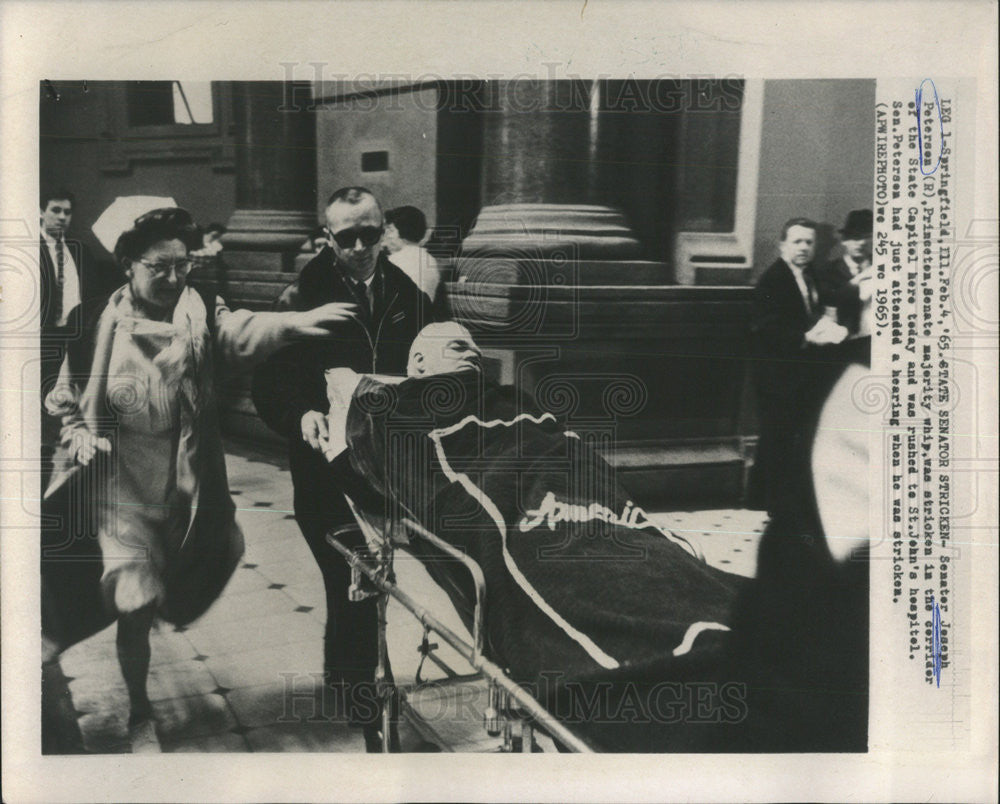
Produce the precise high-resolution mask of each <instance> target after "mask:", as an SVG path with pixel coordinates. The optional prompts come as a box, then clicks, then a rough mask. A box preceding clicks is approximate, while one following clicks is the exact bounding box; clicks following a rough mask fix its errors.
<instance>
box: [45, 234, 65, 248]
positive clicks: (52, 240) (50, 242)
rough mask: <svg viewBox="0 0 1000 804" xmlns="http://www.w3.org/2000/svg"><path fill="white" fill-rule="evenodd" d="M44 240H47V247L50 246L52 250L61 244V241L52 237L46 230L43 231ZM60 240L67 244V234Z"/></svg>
mask: <svg viewBox="0 0 1000 804" xmlns="http://www.w3.org/2000/svg"><path fill="white" fill-rule="evenodd" d="M42 238H43V239H44V240H45V243H46V245H48V246H49V247H50V248H55V245H56V243H58V242H59V240H56V239H55V238H54V237H53V236H52V235H50V234H49V233H48V232H46V231H45V229H42ZM60 240H62V241H63V243H65V242H66V235H65V233H64V234H63V236H62V237H61V238H60Z"/></svg>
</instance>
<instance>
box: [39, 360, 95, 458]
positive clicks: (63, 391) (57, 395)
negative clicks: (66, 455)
mask: <svg viewBox="0 0 1000 804" xmlns="http://www.w3.org/2000/svg"><path fill="white" fill-rule="evenodd" d="M80 395H81V390H80V388H79V387H78V386H77V385H76V383H74V382H73V381H72V379H70V372H69V358H68V357H66V358H64V359H63V362H62V365H61V366H60V367H59V379H58V380H56V384H55V385H54V386H53V387H52V390H51V391H49V393H48V394H46V396H45V411H46V413H48V414H49V415H50V416H54V417H56V418H58V419H59V420H60V421H61V424H62V429H61V430H60V432H59V440H60V442H61V443H62V444H63V446H66V445H67V444H69V442H70V441H71V440H72V439H73V434H74V433H75V432H77V431H78V430H86V429H87V424H86V422H85V421H84V418H83V412H82V411H81V410H80Z"/></svg>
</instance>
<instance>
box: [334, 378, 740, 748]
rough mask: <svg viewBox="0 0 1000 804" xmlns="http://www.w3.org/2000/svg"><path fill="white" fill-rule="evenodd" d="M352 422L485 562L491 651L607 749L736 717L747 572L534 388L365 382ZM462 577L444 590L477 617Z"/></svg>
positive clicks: (412, 493) (358, 446) (389, 479)
mask: <svg viewBox="0 0 1000 804" xmlns="http://www.w3.org/2000/svg"><path fill="white" fill-rule="evenodd" d="M347 429H348V432H347V441H348V445H349V447H350V449H351V456H352V458H351V460H352V463H353V465H354V468H355V469H356V470H357V471H358V472H359V473H361V474H362V475H363V476H364V477H366V478H367V479H368V481H369V482H370V483H371V484H372V485H373V486H375V487H376V488H377V489H378V490H379V491H380V492H381V493H382V494H383V495H384V496H385V497H386V498H387V499H388V500H390V504H391V505H395V506H398V510H396V511H394V512H390V513H395V514H396V515H400V514H403V515H410V516H412V517H414V518H415V519H416V520H417V521H419V522H420V523H422V524H423V525H424V526H425V527H427V528H428V529H430V530H432V531H433V532H435V533H436V534H437V535H438V536H440V537H441V538H443V539H445V540H446V541H448V542H449V543H451V544H452V545H454V546H456V547H457V548H459V549H461V550H464V551H465V552H466V553H467V554H468V555H470V556H471V557H472V558H474V559H475V560H476V561H477V562H478V563H479V564H480V566H481V567H482V569H483V571H484V574H485V576H486V581H487V611H486V626H487V635H488V643H487V652H488V654H489V656H490V658H492V659H493V660H494V661H496V662H497V663H499V664H500V665H501V666H503V667H505V669H507V670H508V672H509V674H510V675H511V676H512V677H513V678H514V679H515V680H517V681H519V682H521V683H523V684H526V685H527V686H528V687H529V688H530V689H533V691H534V692H535V694H536V697H538V698H539V699H540V700H541V701H542V702H543V703H544V704H546V705H547V706H549V708H550V709H551V710H552V711H553V712H554V713H555V714H557V715H558V716H560V717H561V718H563V719H564V720H567V721H569V722H570V723H578V724H579V725H581V727H582V728H583V730H584V733H585V734H586V736H588V737H589V738H590V739H591V740H592V741H593V742H595V743H596V744H597V745H598V746H599V747H600V748H602V749H604V750H682V749H691V748H694V747H702V746H704V738H705V736H706V734H707V729H698V728H694V729H692V728H691V727H690V724H691V721H692V719H694V720H697V717H694V718H693V714H694V709H696V708H697V709H698V710H699V713H700V717H701V718H702V722H703V723H704V724H706V725H708V724H717V723H718V721H719V719H720V718H724V717H728V718H730V719H733V718H738V717H739V712H738V709H739V706H738V703H739V702H738V701H735V696H730V697H729V698H727V692H726V689H725V682H726V679H724V678H722V677H721V675H720V674H721V673H722V670H721V667H722V664H723V662H722V660H721V657H722V656H723V655H725V654H726V651H727V650H728V642H729V636H730V634H729V625H730V622H731V616H732V614H731V610H732V606H733V601H734V599H735V597H736V595H737V593H738V591H739V589H740V587H741V586H742V583H741V582H742V579H740V578H738V577H737V576H734V575H731V574H728V573H726V572H723V571H721V570H717V569H714V568H712V567H710V566H708V565H707V564H706V563H704V561H703V560H701V558H699V557H698V556H697V555H695V550H694V549H693V548H692V547H691V546H690V545H689V544H688V543H687V542H686V541H685V540H683V539H682V538H680V537H678V536H676V535H674V534H671V533H669V532H665V531H663V530H661V529H659V528H657V527H656V526H654V525H653V524H652V523H651V522H650V521H649V520H648V518H647V517H646V514H645V512H643V511H642V510H641V509H640V508H638V507H636V506H635V505H634V504H633V503H632V501H631V499H630V497H629V495H628V493H627V492H626V491H625V490H624V489H623V488H622V487H621V486H620V485H619V484H618V482H617V480H616V478H615V476H614V473H613V471H612V469H611V468H610V467H609V465H608V464H607V463H606V462H605V461H604V460H603V459H602V458H601V457H600V456H599V455H598V454H597V453H596V452H595V451H594V450H593V449H592V448H591V447H590V446H589V445H588V444H587V443H586V442H585V441H584V440H583V439H581V438H580V437H579V436H578V435H577V434H575V433H571V432H567V431H565V430H564V429H563V427H561V426H560V424H559V423H558V422H557V421H556V420H555V419H554V417H552V416H551V415H549V414H546V413H544V411H541V410H539V409H538V407H537V405H536V404H535V402H534V401H533V400H532V399H531V398H530V397H528V396H527V395H525V394H521V393H518V392H516V391H515V390H514V389H513V388H511V387H501V386H497V385H494V384H492V383H490V382H488V381H486V380H484V379H483V378H482V377H481V376H480V375H479V374H478V373H476V372H460V373H456V374H449V375H440V376H437V377H432V378H419V379H418V378H415V379H410V380H407V381H406V382H404V383H402V384H400V385H398V386H386V385H382V384H380V383H377V382H375V381H373V380H370V379H365V380H364V381H363V382H362V384H361V385H360V386H359V387H358V389H357V391H356V393H355V396H354V400H353V402H352V405H351V409H350V413H349V416H348V428H347ZM434 571H436V572H437V573H438V574H441V568H440V566H438V567H436V568H434ZM459 572H464V570H458V571H456V573H454V574H452V573H449V574H451V575H452V579H453V580H452V582H451V583H450V584H445V588H446V589H447V590H448V591H449V594H451V596H452V599H453V600H454V601H455V603H456V607H457V608H458V609H459V611H460V612H462V613H463V614H464V615H465V616H466V617H467V616H468V613H469V605H468V601H469V600H471V593H470V591H469V584H468V582H464V583H463V581H462V580H458V578H459V575H458V573H459ZM730 692H732V691H731V690H730ZM734 704H735V705H734ZM727 706H728V711H727ZM685 723H686V724H688V726H687V727H686V728H685V727H684V724H685Z"/></svg>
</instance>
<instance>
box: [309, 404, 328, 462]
mask: <svg viewBox="0 0 1000 804" xmlns="http://www.w3.org/2000/svg"><path fill="white" fill-rule="evenodd" d="M302 440H303V441H305V442H306V443H307V444H308V445H309V446H310V447H312V448H313V449H314V450H316V451H317V452H322V451H323V448H324V447H325V446H326V442H327V441H329V440H330V429H329V427H328V426H327V423H326V416H325V415H324V414H322V413H320V412H319V411H318V410H309V411H306V412H305V413H304V414H302Z"/></svg>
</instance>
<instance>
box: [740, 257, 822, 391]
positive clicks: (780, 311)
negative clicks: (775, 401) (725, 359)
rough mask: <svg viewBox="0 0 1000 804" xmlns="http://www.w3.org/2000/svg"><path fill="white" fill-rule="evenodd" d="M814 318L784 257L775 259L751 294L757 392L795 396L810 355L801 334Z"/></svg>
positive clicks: (751, 329)
mask: <svg viewBox="0 0 1000 804" xmlns="http://www.w3.org/2000/svg"><path fill="white" fill-rule="evenodd" d="M807 270H808V269H807ZM816 319H817V315H816V313H815V312H814V311H810V310H809V309H808V308H807V307H806V304H805V300H804V299H803V298H802V293H801V291H800V290H799V286H798V283H797V282H796V281H795V276H794V275H793V274H792V269H791V268H789V267H788V265H787V264H786V263H785V261H784V260H776V261H775V262H774V263H773V264H772V265H771V267H769V268H768V269H767V270H766V271H765V272H764V274H763V275H762V276H761V278H760V280H759V281H758V282H757V287H756V288H755V289H754V294H753V307H752V311H751V316H750V333H751V337H752V340H753V352H754V358H755V360H754V366H755V374H756V377H757V388H758V392H760V393H764V394H768V395H777V396H782V397H785V398H788V397H789V396H790V395H791V396H793V397H794V396H797V394H796V393H795V391H796V390H797V389H799V388H801V387H802V384H803V382H804V381H805V380H806V379H807V374H808V372H807V371H806V370H805V369H806V366H807V365H808V364H809V362H810V361H811V359H812V357H813V355H812V352H813V350H812V349H811V348H810V347H808V345H807V344H806V342H805V334H806V332H808V331H809V329H810V328H811V327H812V326H813V324H815V323H816ZM788 401H789V402H792V401H793V400H792V399H788Z"/></svg>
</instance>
